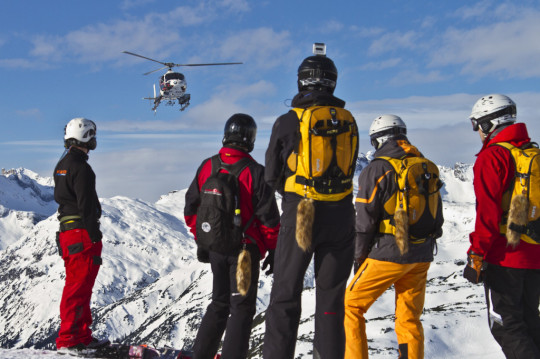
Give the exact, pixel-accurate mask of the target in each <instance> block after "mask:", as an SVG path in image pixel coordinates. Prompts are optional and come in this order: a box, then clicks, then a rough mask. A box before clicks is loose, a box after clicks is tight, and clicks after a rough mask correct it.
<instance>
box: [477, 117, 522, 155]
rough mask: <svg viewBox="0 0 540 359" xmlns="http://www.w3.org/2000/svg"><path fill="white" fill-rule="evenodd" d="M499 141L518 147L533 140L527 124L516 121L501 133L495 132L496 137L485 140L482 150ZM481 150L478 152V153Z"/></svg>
mask: <svg viewBox="0 0 540 359" xmlns="http://www.w3.org/2000/svg"><path fill="white" fill-rule="evenodd" d="M499 142H510V143H511V144H512V145H514V146H516V147H521V146H523V145H524V144H526V143H529V142H531V139H530V137H529V132H528V131H527V126H526V125H525V124H524V123H515V124H513V125H510V126H507V127H505V128H503V129H502V130H501V131H500V132H499V133H497V134H495V137H493V138H488V139H486V141H484V144H483V146H482V149H481V150H480V152H482V151H483V150H485V149H486V148H487V147H489V146H491V145H493V144H496V143H499ZM480 152H478V154H479V153H480ZM478 154H477V156H478Z"/></svg>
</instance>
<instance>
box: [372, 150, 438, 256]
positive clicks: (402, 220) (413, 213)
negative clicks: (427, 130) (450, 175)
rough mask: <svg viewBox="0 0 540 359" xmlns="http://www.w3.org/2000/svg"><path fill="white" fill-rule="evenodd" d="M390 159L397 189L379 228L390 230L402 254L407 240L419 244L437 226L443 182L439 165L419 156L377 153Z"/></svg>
mask: <svg viewBox="0 0 540 359" xmlns="http://www.w3.org/2000/svg"><path fill="white" fill-rule="evenodd" d="M376 159H381V160H385V161H387V162H389V163H390V164H391V165H392V167H393V168H394V171H395V181H396V183H397V185H398V190H397V191H396V192H395V193H394V194H393V196H392V197H391V198H390V199H389V200H388V201H387V202H386V203H385V204H384V210H385V212H386V214H387V217H389V218H388V219H385V220H383V221H381V223H380V226H379V232H381V233H387V234H392V235H394V236H395V238H396V243H397V245H398V247H399V249H400V251H401V253H402V254H404V253H406V252H407V250H408V244H409V242H411V243H414V244H418V243H423V242H425V241H426V239H427V238H428V237H430V236H432V235H434V234H435V233H436V232H437V231H439V230H440V226H441V225H442V223H438V222H437V220H438V213H437V212H438V210H439V202H440V201H441V195H440V192H439V190H440V189H441V187H442V186H443V183H442V182H441V180H440V178H439V168H438V167H437V166H436V165H435V164H434V163H433V162H431V161H430V160H428V159H427V158H425V157H421V156H414V157H409V156H406V157H403V158H391V157H384V156H381V157H377V158H376Z"/></svg>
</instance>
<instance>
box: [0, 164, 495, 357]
mask: <svg viewBox="0 0 540 359" xmlns="http://www.w3.org/2000/svg"><path fill="white" fill-rule="evenodd" d="M370 159H371V158H370V154H368V155H367V156H366V155H362V156H360V158H359V160H358V161H359V162H358V166H357V167H358V170H361V168H363V167H365V165H366V164H367V163H369V160H370ZM440 170H441V177H442V179H443V181H444V182H445V186H444V189H443V199H444V211H445V218H446V221H445V225H444V235H443V237H442V238H441V239H439V245H438V255H437V256H436V259H435V261H434V262H433V264H432V266H431V269H430V271H429V273H428V277H429V278H428V279H429V282H428V288H427V295H426V305H425V314H424V316H423V323H424V331H425V336H426V358H463V357H467V358H503V357H504V356H503V354H502V352H501V351H500V349H499V347H498V345H497V344H496V343H495V341H494V340H493V339H492V337H491V334H490V333H489V329H488V325H487V320H486V313H485V303H484V299H483V288H482V287H480V286H473V285H471V284H469V283H468V282H466V281H465V280H464V279H463V278H462V277H461V272H462V270H463V266H464V264H465V260H464V259H465V257H466V254H465V253H466V250H467V248H468V234H469V233H470V231H471V230H472V228H473V226H474V216H475V214H474V193H473V191H472V171H471V167H470V166H469V165H465V164H456V166H454V168H447V167H440ZM98 175H99V174H98ZM184 195H185V190H181V191H172V192H170V193H168V194H166V195H163V196H162V197H161V198H160V199H159V200H158V201H157V202H156V203H147V202H144V201H141V200H136V199H130V198H126V197H113V198H102V199H100V201H101V203H102V207H103V216H102V220H101V223H102V225H101V227H102V231H103V235H104V237H103V241H104V250H103V266H102V268H101V271H100V273H99V275H98V278H97V282H96V286H95V287H94V295H93V297H92V308H93V309H94V311H93V312H94V325H93V326H94V332H95V335H96V336H98V337H108V338H109V339H111V341H114V342H124V343H146V344H149V345H154V346H158V347H163V346H172V347H176V348H190V347H191V345H192V343H193V340H194V338H195V335H196V331H197V328H198V325H199V323H200V320H201V317H202V315H203V314H204V311H205V309H206V306H207V305H208V304H209V301H210V295H211V289H212V288H211V287H212V273H211V271H210V267H209V265H207V264H202V263H199V262H197V259H196V255H195V245H194V242H193V239H192V238H191V237H190V234H189V231H188V229H187V227H186V225H185V222H184V219H183V207H184ZM56 208H57V205H56V203H55V202H54V198H53V181H52V179H51V178H42V177H39V176H38V175H37V174H35V173H33V172H32V171H29V170H26V169H17V170H10V171H3V174H2V176H0V333H1V335H0V348H40V349H41V348H43V349H54V339H55V338H56V335H57V330H58V327H59V302H60V297H61V292H62V288H63V280H64V268H63V262H62V260H61V258H60V257H59V256H58V254H57V249H56V245H55V241H54V238H55V232H56V231H57V227H58V221H57V219H56ZM304 284H305V290H304V294H303V313H302V321H301V324H300V328H299V333H298V338H299V340H298V342H297V350H296V357H297V358H305V357H311V355H312V338H313V330H314V329H313V328H314V327H313V313H314V302H315V299H314V298H315V292H314V285H315V283H314V274H313V269H312V267H310V269H309V270H308V273H307V274H306V278H305V281H304ZM271 286H272V277H271V276H270V277H267V276H265V275H264V274H262V276H261V279H260V282H259V298H258V302H257V316H256V318H255V323H254V327H253V330H252V337H251V345H250V347H251V353H250V358H262V355H261V345H262V339H263V335H264V318H265V310H266V308H267V306H268V302H269V297H270V290H271ZM393 312H394V293H393V291H392V290H389V291H387V292H386V293H385V294H384V295H383V296H382V297H381V298H380V299H379V300H378V301H377V302H376V303H375V304H374V305H373V307H372V308H371V309H370V311H369V312H368V314H367V316H366V317H367V318H368V323H367V328H368V338H369V347H370V354H371V355H372V356H373V357H374V358H395V357H396V356H397V343H396V337H395V333H394V332H393V331H394V329H393V328H394V325H393ZM10 352H11V353H13V351H12V350H11V351H10ZM1 353H2V352H1V351H0V358H2V356H1V355H2V354H1ZM6 358H7V357H6Z"/></svg>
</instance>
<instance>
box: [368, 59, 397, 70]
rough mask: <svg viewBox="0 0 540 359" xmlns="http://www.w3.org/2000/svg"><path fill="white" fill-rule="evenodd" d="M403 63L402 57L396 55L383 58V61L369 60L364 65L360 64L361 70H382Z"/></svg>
mask: <svg viewBox="0 0 540 359" xmlns="http://www.w3.org/2000/svg"><path fill="white" fill-rule="evenodd" d="M401 63H402V59H401V58H398V57H394V58H390V59H386V60H383V61H373V62H368V63H367V64H364V65H362V66H360V70H363V71H371V70H377V71H380V70H384V69H388V68H393V67H396V66H398V65H399V64H401Z"/></svg>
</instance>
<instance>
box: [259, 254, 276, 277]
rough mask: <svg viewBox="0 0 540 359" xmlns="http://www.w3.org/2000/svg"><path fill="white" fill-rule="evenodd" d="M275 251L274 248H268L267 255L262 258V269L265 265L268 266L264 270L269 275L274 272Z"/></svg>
mask: <svg viewBox="0 0 540 359" xmlns="http://www.w3.org/2000/svg"><path fill="white" fill-rule="evenodd" d="M275 251H276V250H275V249H269V250H268V255H267V256H266V258H265V259H264V262H263V265H262V269H263V270H265V269H266V267H270V268H268V270H267V271H266V272H265V274H266V275H270V274H272V273H274V252H275Z"/></svg>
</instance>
